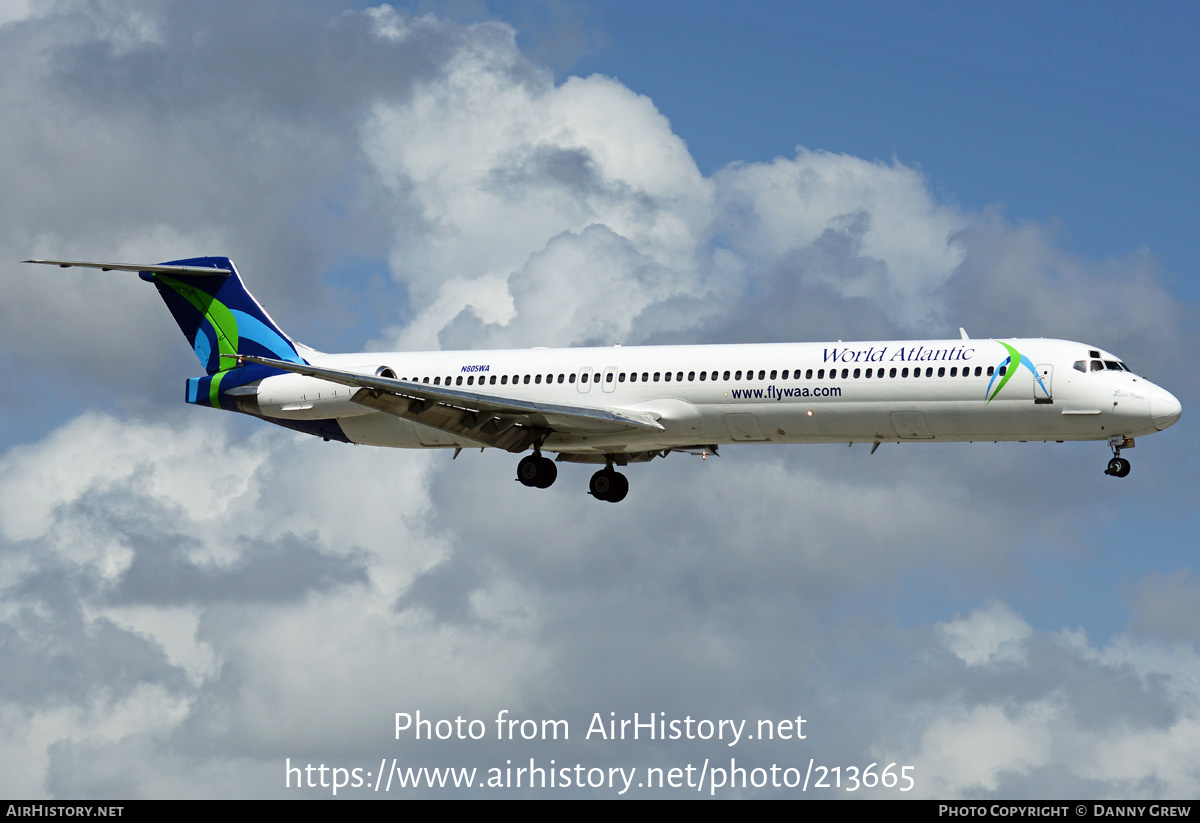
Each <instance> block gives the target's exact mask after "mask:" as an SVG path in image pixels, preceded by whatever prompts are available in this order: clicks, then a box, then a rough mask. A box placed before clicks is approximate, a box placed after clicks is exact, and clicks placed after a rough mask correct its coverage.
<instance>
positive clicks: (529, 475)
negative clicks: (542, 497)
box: [517, 452, 558, 489]
mask: <svg viewBox="0 0 1200 823" xmlns="http://www.w3.org/2000/svg"><path fill="white" fill-rule="evenodd" d="M557 477H558V466H556V465H554V461H553V460H551V459H550V458H548V457H542V453H541V452H534V453H533V454H531V455H528V456H526V457H523V458H521V462H520V463H518V464H517V480H520V481H521V483H522V484H524V485H526V486H536V487H537V488H539V489H548V488H550V487H551V486H552V485H554V480H555V479H556V478H557Z"/></svg>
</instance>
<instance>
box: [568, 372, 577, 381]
mask: <svg viewBox="0 0 1200 823" xmlns="http://www.w3.org/2000/svg"><path fill="white" fill-rule="evenodd" d="M567 382H568V383H574V382H575V372H571V373H570V374H568V375H567Z"/></svg>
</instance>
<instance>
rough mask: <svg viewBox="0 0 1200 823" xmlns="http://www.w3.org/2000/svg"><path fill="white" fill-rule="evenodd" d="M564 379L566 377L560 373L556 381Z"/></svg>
mask: <svg viewBox="0 0 1200 823" xmlns="http://www.w3.org/2000/svg"><path fill="white" fill-rule="evenodd" d="M565 379H566V375H563V374H560V375H559V376H558V382H559V383H561V382H562V381H563V380H565Z"/></svg>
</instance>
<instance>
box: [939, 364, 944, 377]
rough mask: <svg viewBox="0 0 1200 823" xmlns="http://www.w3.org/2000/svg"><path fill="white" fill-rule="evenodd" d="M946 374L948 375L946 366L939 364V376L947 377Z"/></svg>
mask: <svg viewBox="0 0 1200 823" xmlns="http://www.w3.org/2000/svg"><path fill="white" fill-rule="evenodd" d="M945 376H946V367H945V366H939V367H938V377H945Z"/></svg>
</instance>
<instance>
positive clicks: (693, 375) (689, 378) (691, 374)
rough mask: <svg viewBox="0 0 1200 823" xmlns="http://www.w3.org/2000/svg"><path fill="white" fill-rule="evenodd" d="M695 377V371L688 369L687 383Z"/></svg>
mask: <svg viewBox="0 0 1200 823" xmlns="http://www.w3.org/2000/svg"><path fill="white" fill-rule="evenodd" d="M695 379H696V373H695V372H694V371H690V372H688V382H689V383H691V382H693V381H694V380H695Z"/></svg>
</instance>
